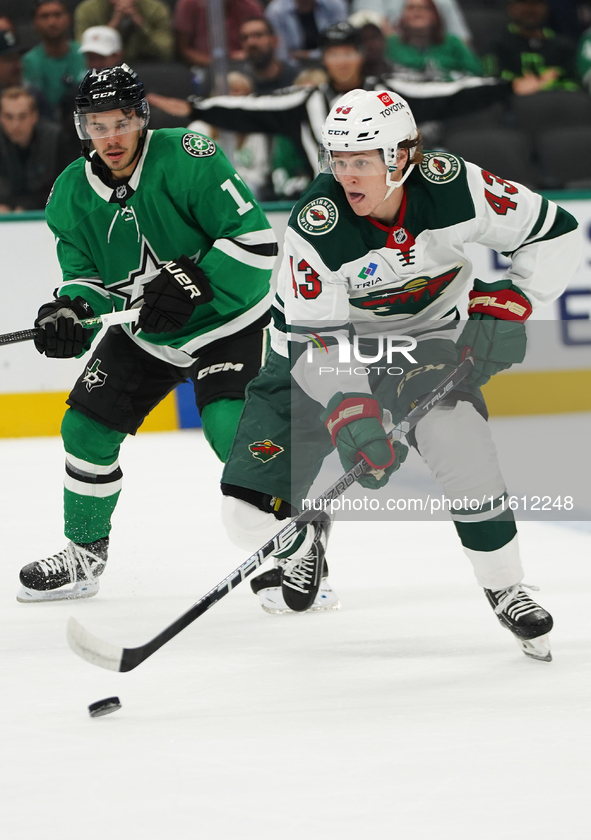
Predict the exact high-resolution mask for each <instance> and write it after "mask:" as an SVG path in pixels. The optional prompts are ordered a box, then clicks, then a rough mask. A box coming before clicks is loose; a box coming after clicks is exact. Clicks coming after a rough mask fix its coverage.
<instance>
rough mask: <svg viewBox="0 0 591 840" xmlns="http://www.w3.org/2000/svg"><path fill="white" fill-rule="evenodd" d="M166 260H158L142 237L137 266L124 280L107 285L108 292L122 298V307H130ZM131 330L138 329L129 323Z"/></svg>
mask: <svg viewBox="0 0 591 840" xmlns="http://www.w3.org/2000/svg"><path fill="white" fill-rule="evenodd" d="M165 263H166V260H159V259H158V256H157V254H156V252H155V251H154V250H153V248H152V247H151V246H150V243H149V242H148V240H147V239H146V238H145V236H144V237H142V249H141V254H140V265H139V268H136V269H134V270H133V271H130V272H129V274H128V275H127V278H126V279H125V280H122V281H121V282H120V283H114V284H113V285H112V286H109V292H110V293H111V294H113V295H115V296H116V297H118V298H121V300H123V306H122V309H131V308H132V307H133V306H134V305H136V304H137V302H138V301H139V300H141V298H142V297H143V296H144V286H145V285H146V284H147V283H149V282H150V280H153V279H154V277H156V275H157V274H159V272H160V269H161V268H162V266H163V265H165ZM130 327H131V330H132V331H133V332H134V333H136V332H137V331H138V330H139V327H138V325H137V324H130Z"/></svg>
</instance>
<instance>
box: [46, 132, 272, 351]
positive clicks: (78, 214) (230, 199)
mask: <svg viewBox="0 0 591 840" xmlns="http://www.w3.org/2000/svg"><path fill="white" fill-rule="evenodd" d="M46 218H47V222H48V224H49V227H50V228H51V230H52V231H53V233H54V234H55V236H56V237H57V255H58V259H59V262H60V265H61V268H62V273H63V283H62V285H61V286H60V288H59V290H58V293H59V294H67V295H69V296H70V298H72V299H73V298H75V297H76V296H81V297H82V298H84V299H85V300H87V301H88V303H89V304H90V305H91V307H92V309H93V311H94V312H95V314H100V315H102V314H105V313H107V312H111V311H112V310H113V309H115V310H122V309H130V308H132V307H137V306H140V305H141V301H142V296H143V287H144V285H145V284H146V283H148V282H149V281H150V280H151V279H152V278H154V277H155V276H156V275H157V274H158V273H159V271H160V270H161V268H162V266H163V265H164V264H165V263H166V262H168V261H169V260H175V259H178V258H179V257H180V256H181V255H182V254H185V255H187V256H188V257H190V258H191V259H192V260H193V261H194V262H195V263H198V264H199V266H200V267H201V268H202V269H203V271H204V272H205V274H206V275H207V277H208V279H209V281H210V283H211V287H212V289H213V292H214V297H213V300H212V301H211V303H208V304H203V305H201V306H197V307H195V311H194V313H193V315H192V316H191V318H190V320H189V321H188V323H187V324H186V325H185V326H184V327H183V328H182V329H180V330H178V331H176V332H174V333H161V334H157V335H152V334H145V333H143V332H142V331H141V330H139V328H138V327H137V325H125V326H124V327H123V329H124V330H125V331H126V332H127V334H128V335H129V336H130V337H131V338H132V339H133V340H134V341H135V342H136V343H138V344H139V345H140V346H142V347H143V349H145V350H146V351H147V352H149V353H151V354H152V355H154V356H157V357H158V358H161V359H162V360H163V361H166V362H169V363H171V364H175V365H179V366H182V367H186V366H188V365H190V364H191V363H192V362H193V361H194V358H193V357H194V356H195V355H196V354H197V353H198V352H199V350H200V349H201V348H202V347H204V346H205V345H207V344H209V343H210V342H212V341H217V340H219V339H221V338H225V337H227V336H230V335H233V334H234V333H236V332H238V331H239V330H241V329H243V328H244V327H246V326H248V325H249V324H251V323H253V322H254V321H256V320H257V319H258V318H260V317H261V316H262V315H263V314H264V313H265V311H266V310H267V309H268V308H269V303H270V299H269V281H270V278H271V272H272V268H273V263H274V261H275V255H276V254H277V242H276V239H275V235H274V233H273V231H272V230H271V226H270V225H269V222H268V221H267V219H266V218H265V215H264V213H263V211H262V210H261V209H260V207H259V206H258V205H257V203H256V200H255V199H254V197H253V196H252V194H251V193H250V192H249V190H248V188H247V187H246V186H245V185H244V183H243V182H242V180H241V179H240V177H239V176H238V175H237V174H236V171H235V170H234V168H233V167H232V166H231V165H230V163H229V162H228V160H227V158H226V156H225V155H224V153H223V152H222V151H221V150H220V149H219V148H218V147H217V146H216V144H215V143H214V142H213V141H212V140H210V139H209V138H208V137H204V136H203V135H201V134H196V133H194V132H190V131H187V130H186V129H176V128H175V129H161V130H159V131H148V133H147V136H146V140H145V143H144V147H143V150H142V153H141V156H140V158H139V160H138V163H137V166H136V168H135V170H134V172H133V175H132V176H131V178H130V179H129V181H128V182H127V183H122V184H121V185H118V186H116V187H115V188H114V189H113V187H112V186H107V185H106V184H105V183H104V182H103V181H102V180H101V178H99V177H98V175H97V174H95V172H94V171H93V167H92V164H91V163H90V162H89V161H85V160H84V159H83V158H80V159H79V160H77V161H75V162H74V163H72V164H71V165H70V166H68V168H67V169H65V170H64V172H63V173H62V174H61V175H60V176H59V178H58V179H57V181H56V183H55V186H54V189H53V192H52V194H51V196H50V199H49V202H48V205H47V210H46Z"/></svg>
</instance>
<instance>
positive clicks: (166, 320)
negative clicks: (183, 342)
mask: <svg viewBox="0 0 591 840" xmlns="http://www.w3.org/2000/svg"><path fill="white" fill-rule="evenodd" d="M212 300H213V291H212V289H211V286H210V285H209V280H208V279H207V276H206V275H205V272H204V271H203V270H202V269H201V268H199V266H198V265H195V263H194V262H193V261H192V260H190V259H189V258H188V257H185V256H182V257H179V258H178V260H171V262H169V263H167V264H166V265H165V266H164V267H163V268H162V270H161V271H160V274H158V275H157V276H156V277H154V278H153V279H152V280H150V282H149V283H148V284H147V285H146V287H145V288H144V303H143V306H142V308H141V309H140V317H139V320H138V324H139V326H140V329H142V330H143V331H144V332H145V333H163V332H175V331H176V330H180V329H181V327H184V326H185V324H186V323H187V321H188V320H189V318H190V317H191V315H192V314H193V311H194V309H195V307H196V306H200V305H201V304H203V303H209V302H210V301H212Z"/></svg>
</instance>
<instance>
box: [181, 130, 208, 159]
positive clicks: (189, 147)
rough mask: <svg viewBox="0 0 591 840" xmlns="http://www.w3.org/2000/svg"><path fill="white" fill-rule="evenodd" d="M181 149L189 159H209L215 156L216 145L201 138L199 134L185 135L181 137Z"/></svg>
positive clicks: (205, 138) (206, 138)
mask: <svg viewBox="0 0 591 840" xmlns="http://www.w3.org/2000/svg"><path fill="white" fill-rule="evenodd" d="M182 142H183V149H184V150H185V151H186V153H187V154H188V155H191V157H197V158H199V157H210V156H211V155H213V154H215V151H216V145H215V143H214V142H213V140H210V139H209V137H203V136H202V135H201V134H185V135H183V141H182Z"/></svg>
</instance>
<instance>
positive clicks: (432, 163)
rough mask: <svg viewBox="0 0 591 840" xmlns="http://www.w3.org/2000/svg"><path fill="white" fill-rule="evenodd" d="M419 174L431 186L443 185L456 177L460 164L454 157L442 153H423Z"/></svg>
mask: <svg viewBox="0 0 591 840" xmlns="http://www.w3.org/2000/svg"><path fill="white" fill-rule="evenodd" d="M421 173H422V174H423V176H424V177H425V178H426V179H427V181H431V183H432V184H443V183H446V182H447V181H453V180H454V178H457V177H458V175H459V174H460V162H459V160H458V159H457V157H454V155H447V154H445V153H443V152H441V153H440V152H425V154H424V155H423V162H422V163H421Z"/></svg>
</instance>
